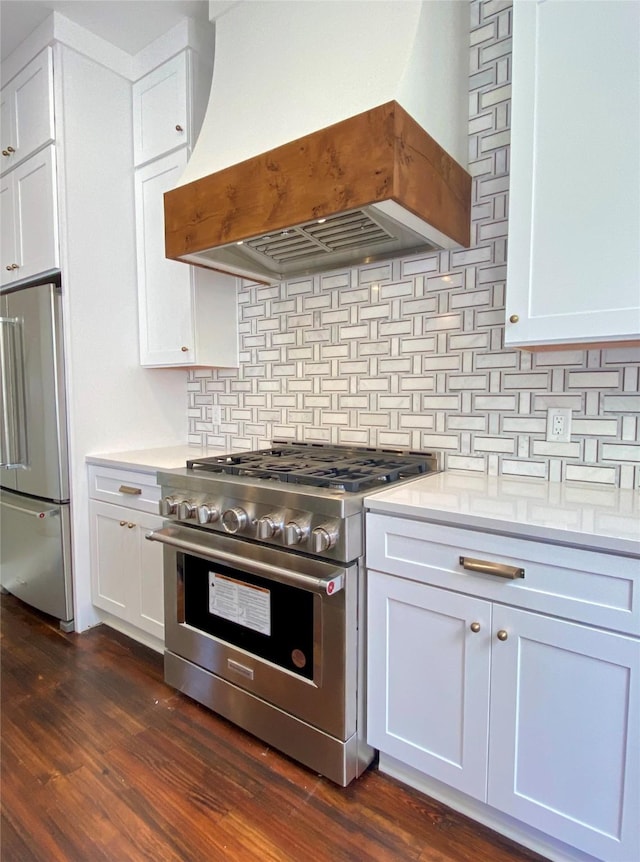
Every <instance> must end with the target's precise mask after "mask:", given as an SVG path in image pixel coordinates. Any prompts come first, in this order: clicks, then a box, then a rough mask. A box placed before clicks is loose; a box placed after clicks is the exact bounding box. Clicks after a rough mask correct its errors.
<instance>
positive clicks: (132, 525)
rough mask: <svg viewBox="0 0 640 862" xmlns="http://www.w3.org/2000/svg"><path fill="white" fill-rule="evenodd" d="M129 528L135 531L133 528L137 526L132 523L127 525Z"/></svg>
mask: <svg viewBox="0 0 640 862" xmlns="http://www.w3.org/2000/svg"><path fill="white" fill-rule="evenodd" d="M127 527H128V528H129V529H130V530H133V528H134V527H135V524H131V523H129V524H127Z"/></svg>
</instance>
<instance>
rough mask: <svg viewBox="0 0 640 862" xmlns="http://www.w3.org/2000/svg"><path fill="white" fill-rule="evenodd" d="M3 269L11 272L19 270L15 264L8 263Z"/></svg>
mask: <svg viewBox="0 0 640 862" xmlns="http://www.w3.org/2000/svg"><path fill="white" fill-rule="evenodd" d="M5 269H8V270H9V272H11V270H12V269H20V267H19V266H18V264H17V263H9V264H7V266H5Z"/></svg>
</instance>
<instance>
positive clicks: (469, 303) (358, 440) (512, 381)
mask: <svg viewBox="0 0 640 862" xmlns="http://www.w3.org/2000/svg"><path fill="white" fill-rule="evenodd" d="M470 10H471V40H470V46H471V47H470V77H469V87H470V90H469V105H470V117H469V171H470V173H471V175H472V177H473V210H472V220H473V225H472V240H473V245H472V247H471V248H469V249H463V250H460V251H451V252H446V251H444V252H439V253H431V254H425V255H422V256H413V257H408V258H404V259H397V260H393V261H388V262H383V263H376V264H373V265H369V266H360V267H354V268H352V269H348V270H345V271H344V272H331V273H327V274H323V275H319V276H309V277H305V278H297V279H292V280H291V281H288V282H283V283H281V284H279V285H276V286H275V287H266V286H264V285H256V284H253V283H248V282H245V283H243V285H242V287H241V289H240V292H239V315H240V350H241V360H240V368H239V369H198V370H192V371H190V372H189V377H188V400H189V409H188V415H189V442H190V443H195V444H201V445H210V446H224V447H231V448H233V449H238V450H249V449H255V448H260V447H265V446H268V445H269V444H270V443H271V441H272V440H274V439H277V438H280V439H289V440H304V441H309V442H319V443H331V444H342V445H345V444H346V445H348V444H352V445H359V446H393V447H400V448H406V449H418V450H438V451H440V452H442V460H443V466H444V467H445V469H448V470H475V471H478V472H484V473H489V474H490V475H515V476H530V477H538V478H540V479H546V480H552V481H561V480H565V479H566V480H572V481H578V482H596V483H601V484H603V485H615V486H618V487H621V488H639V487H640V422H639V419H638V417H639V414H640V348H631V347H629V348H625V347H615V348H611V349H608V350H579V349H576V350H569V351H557V352H541V353H528V352H525V351H511V350H505V349H504V347H503V340H504V296H505V279H506V256H507V228H508V225H507V213H508V193H509V136H510V130H509V124H510V89H511V88H510V79H511V3H510V2H501V0H488V2H478V0H473V2H471V3H470ZM213 403H215V404H219V405H220V406H221V408H222V423H221V425H220V426H219V427H216V428H214V427H213V425H212V424H211V419H210V407H211V405H212V404H213ZM550 407H565V408H570V409H571V411H572V429H571V430H572V436H571V442H570V443H549V442H547V441H546V440H545V434H546V415H547V410H548V408H550Z"/></svg>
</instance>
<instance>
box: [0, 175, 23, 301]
mask: <svg viewBox="0 0 640 862" xmlns="http://www.w3.org/2000/svg"><path fill="white" fill-rule="evenodd" d="M13 190H14V183H13V175H12V174H4V175H3V176H2V177H0V225H1V228H2V229H1V230H0V266H1V270H0V283H2V284H7V283H8V282H10V281H15V279H16V278H18V277H19V276H16V274H15V273H16V270H17V268H18V261H17V250H16V205H15V200H14V194H13Z"/></svg>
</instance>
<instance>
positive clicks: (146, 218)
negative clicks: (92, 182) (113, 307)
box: [135, 147, 238, 367]
mask: <svg viewBox="0 0 640 862" xmlns="http://www.w3.org/2000/svg"><path fill="white" fill-rule="evenodd" d="M186 163H187V152H186V148H184V147H183V148H182V149H180V150H177V151H176V152H174V153H169V155H167V156H164V158H161V159H156V160H155V161H153V162H150V163H149V164H148V165H145V166H144V167H142V168H138V169H137V170H136V172H135V192H136V233H137V249H138V251H137V258H138V303H139V313H138V320H139V325H140V364H141V365H149V366H156V367H159V366H192V365H206V366H217V367H220V366H221V367H229V366H234V367H235V366H237V365H238V312H237V294H236V289H237V288H236V279H235V278H234V277H232V276H229V275H225V274H223V273H217V272H214V271H212V270H204V269H200V268H198V267H192V266H188V265H186V264H184V263H179V262H177V261H174V260H167V258H166V257H165V254H164V198H163V195H164V193H165V192H166V191H168V190H169V189H171V188H173V187H174V186H175V185H176V183H177V181H178V179H179V177H180V175H181V174H182V172H183V171H184V168H185V166H186Z"/></svg>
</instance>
